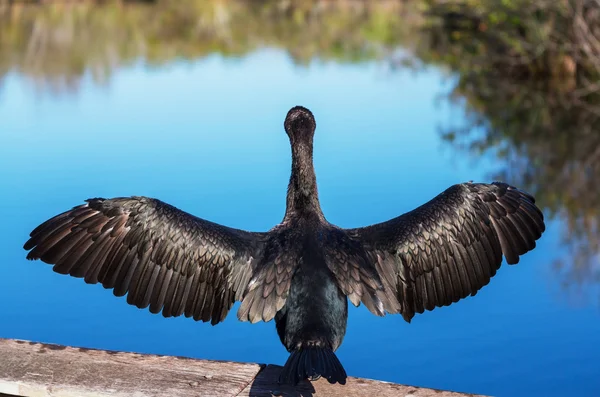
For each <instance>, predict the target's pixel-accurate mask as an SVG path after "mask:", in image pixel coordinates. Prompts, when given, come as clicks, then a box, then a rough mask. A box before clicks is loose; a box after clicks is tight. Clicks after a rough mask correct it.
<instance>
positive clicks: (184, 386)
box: [0, 338, 474, 397]
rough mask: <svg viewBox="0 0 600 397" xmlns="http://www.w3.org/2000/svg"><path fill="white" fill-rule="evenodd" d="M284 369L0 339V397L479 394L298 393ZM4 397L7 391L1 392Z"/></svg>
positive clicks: (379, 387)
mask: <svg viewBox="0 0 600 397" xmlns="http://www.w3.org/2000/svg"><path fill="white" fill-rule="evenodd" d="M280 371H281V367H280V366H277V365H268V366H266V365H259V364H244V363H236V362H226V361H209V360H195V359H190V358H183V357H173V356H157V355H151V354H138V353H125V352H112V351H105V350H95V349H84V348H75V347H66V346H60V345H52V344H44V343H35V342H28V341H21V340H13V339H1V338H0V397H3V396H5V395H8V396H10V397H12V396H18V397H109V396H110V397H158V396H161V397H163V396H169V397H183V396H186V397H187V396H194V397H202V396H211V397H221V396H227V397H235V396H243V397H271V396H283V397H320V396H327V397H342V396H344V397H345V396H356V397H363V396H364V397H366V396H369V397H370V396H379V397H388V396H402V397H430V396H431V397H433V396H435V397H461V396H474V395H470V394H461V393H454V392H446V391H440V390H434V389H426V388H417V387H411V386H403V385H398V384H394V383H387V382H379V381H375V380H368V379H360V378H348V383H347V384H346V385H345V386H341V385H339V384H335V385H331V384H329V383H328V382H327V381H326V380H323V379H320V380H318V381H316V382H312V383H311V382H308V381H305V382H302V383H301V384H300V385H298V386H297V387H296V388H292V387H289V386H286V387H282V386H279V385H278V384H277V377H278V375H279V372H280ZM3 393H4V394H3Z"/></svg>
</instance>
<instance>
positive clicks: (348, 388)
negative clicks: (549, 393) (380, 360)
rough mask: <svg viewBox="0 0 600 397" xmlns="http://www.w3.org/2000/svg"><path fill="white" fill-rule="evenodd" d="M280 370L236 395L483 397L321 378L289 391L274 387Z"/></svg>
mask: <svg viewBox="0 0 600 397" xmlns="http://www.w3.org/2000/svg"><path fill="white" fill-rule="evenodd" d="M281 369H282V367H280V366H278V365H268V366H267V367H265V368H264V369H263V370H262V371H261V372H260V373H259V374H258V375H257V376H256V379H255V380H254V382H252V383H251V384H249V385H248V386H247V387H246V388H245V389H244V390H243V391H242V392H241V393H240V394H239V397H271V396H298V397H300V396H301V397H308V396H315V397H316V396H327V397H373V396H378V397H392V396H395V397H434V396H435V397H465V396H472V397H484V396H481V395H475V394H463V393H455V392H449V391H442V390H435V389H426V388H419V387H412V386H404V385H399V384H396V383H388V382H381V381H376V380H371V379H362V378H352V377H349V378H348V382H347V383H346V385H344V386H340V385H338V384H335V385H332V384H330V383H329V382H327V381H326V380H325V379H319V380H318V381H315V382H308V381H305V382H302V383H301V384H299V385H298V386H297V387H296V388H295V389H293V388H290V387H282V386H279V385H277V377H278V376H279V372H280V371H281Z"/></svg>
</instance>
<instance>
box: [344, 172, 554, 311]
mask: <svg viewBox="0 0 600 397" xmlns="http://www.w3.org/2000/svg"><path fill="white" fill-rule="evenodd" d="M544 230H545V226H544V218H543V214H542V212H541V211H540V210H539V209H538V208H537V207H536V206H535V200H534V198H533V197H532V196H531V195H529V194H527V193H525V192H523V191H521V190H518V189H516V188H515V187H512V186H510V185H507V184H505V183H499V182H495V183H492V184H474V183H464V184H457V185H454V186H451V187H450V188H448V189H447V190H445V191H444V192H442V193H441V194H440V195H438V196H437V197H435V198H434V199H432V200H431V201H429V202H427V203H426V204H424V205H422V206H420V207H418V208H416V209H415V210H413V211H411V212H408V213H406V214H404V215H401V216H399V217H397V218H394V219H391V220H389V221H387V222H383V223H379V224H375V225H371V226H367V227H363V228H358V229H347V230H346V232H347V233H348V235H349V236H350V237H351V238H352V239H353V240H355V241H358V242H360V243H362V246H363V249H364V250H365V252H366V256H367V257H368V258H370V259H369V262H370V263H369V265H372V266H374V267H375V269H376V271H377V273H378V275H379V277H380V278H381V282H382V284H383V287H384V289H385V295H386V298H387V299H382V301H383V304H384V309H385V310H386V311H387V312H388V313H401V314H402V316H403V317H404V319H405V320H406V321H409V322H410V320H411V319H412V317H413V316H414V315H415V313H423V312H424V311H425V310H433V309H434V308H435V307H440V306H447V305H450V304H451V303H453V302H457V301H458V300H460V299H462V298H465V297H467V296H469V295H475V294H476V293H477V291H478V290H479V289H481V288H482V287H483V286H485V285H486V284H488V283H489V281H490V279H491V278H492V277H493V276H494V275H495V274H496V270H497V269H498V268H499V267H500V265H501V263H502V255H503V254H504V256H505V257H506V261H507V262H508V263H509V264H516V263H518V262H519V256H520V255H523V254H525V253H526V252H528V251H530V250H532V249H533V248H535V245H536V243H535V242H536V240H537V239H539V238H540V237H541V235H542V233H543V232H544Z"/></svg>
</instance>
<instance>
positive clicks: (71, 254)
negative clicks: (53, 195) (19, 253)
mask: <svg viewBox="0 0 600 397" xmlns="http://www.w3.org/2000/svg"><path fill="white" fill-rule="evenodd" d="M30 237H31V238H30V239H29V241H27V243H25V246H24V248H25V249H26V250H31V251H30V252H29V253H28V255H27V258H28V259H41V260H42V261H44V262H46V263H50V264H54V268H53V269H54V271H56V272H58V273H62V274H70V275H71V276H74V277H83V278H84V279H85V281H86V282H87V283H93V284H95V283H98V282H100V283H102V285H103V286H104V287H105V288H112V289H113V292H114V294H115V295H116V296H123V295H125V294H128V295H127V302H128V303H129V304H132V305H135V306H137V307H139V308H146V307H148V306H150V311H151V312H152V313H158V312H160V311H162V314H163V315H164V316H165V317H170V316H180V315H182V314H185V316H186V317H193V318H194V319H195V320H202V321H209V320H210V321H211V323H212V324H216V323H218V322H220V321H222V320H223V319H225V317H226V315H227V313H228V312H229V309H230V308H231V306H232V304H233V303H234V301H236V300H238V301H239V300H241V299H243V294H244V292H245V290H246V287H247V285H248V282H249V280H250V278H251V276H252V272H253V266H254V262H255V258H257V257H258V256H259V255H260V254H261V252H262V249H263V247H264V242H263V237H264V234H263V233H251V232H246V231H242V230H238V229H233V228H229V227H226V226H222V225H218V224H216V223H212V222H209V221H206V220H204V219H201V218H197V217H195V216H193V215H190V214H188V213H186V212H183V211H181V210H179V209H177V208H175V207H173V206H171V205H169V204H166V203H164V202H162V201H160V200H156V199H152V198H147V197H131V198H114V199H102V198H96V199H90V200H87V203H86V204H83V205H80V206H77V207H74V208H73V209H71V210H69V211H66V212H64V213H62V214H59V215H57V216H55V217H53V218H51V219H49V220H47V221H46V222H44V223H43V224H41V225H40V226H38V227H37V228H35V229H34V230H33V231H32V232H31V235H30Z"/></svg>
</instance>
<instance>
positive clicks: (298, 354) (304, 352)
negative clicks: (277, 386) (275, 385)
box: [279, 346, 347, 385]
mask: <svg viewBox="0 0 600 397" xmlns="http://www.w3.org/2000/svg"><path fill="white" fill-rule="evenodd" d="M321 376H322V377H324V378H325V379H327V381H328V382H329V383H336V382H338V383H339V384H341V385H344V384H346V377H347V375H346V371H345V370H344V367H342V363H340V360H338V358H337V357H336V355H335V353H334V352H333V351H332V350H331V349H329V348H324V347H316V346H314V347H313V346H311V347H301V348H300V349H299V350H295V351H293V352H292V354H290V357H289V358H288V359H287V361H286V363H285V365H284V366H283V370H282V371H281V374H280V375H279V383H285V384H291V385H296V384H298V382H300V381H301V380H304V379H309V380H317V379H319V378H320V377H321Z"/></svg>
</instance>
